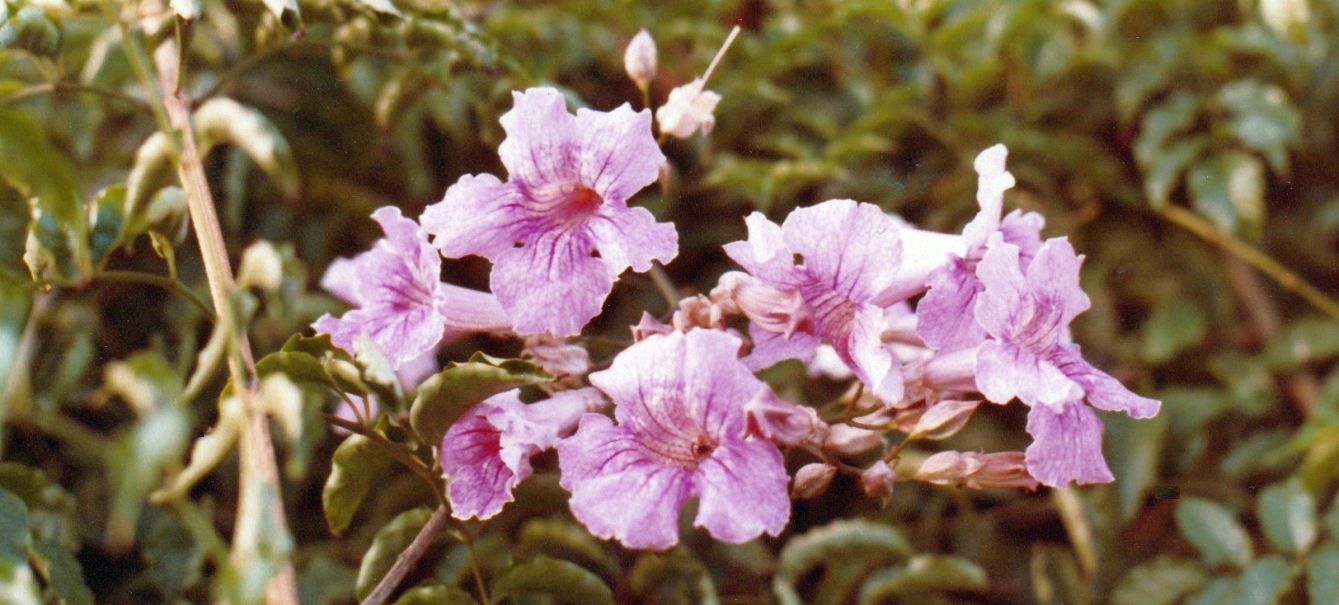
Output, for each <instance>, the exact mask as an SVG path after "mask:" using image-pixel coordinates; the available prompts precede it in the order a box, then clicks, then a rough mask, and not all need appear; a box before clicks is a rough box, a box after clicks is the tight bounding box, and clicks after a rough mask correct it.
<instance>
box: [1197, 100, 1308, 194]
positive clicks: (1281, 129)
mask: <svg viewBox="0 0 1339 605" xmlns="http://www.w3.org/2000/svg"><path fill="white" fill-rule="evenodd" d="M1218 102H1220V103H1222V104H1223V106H1225V107H1227V110H1228V112H1229V113H1230V114H1231V115H1232V120H1231V122H1230V125H1231V128H1232V134H1234V135H1236V137H1237V139H1238V140H1240V141H1241V143H1242V144H1243V145H1245V146H1247V147H1249V148H1251V149H1254V150H1256V151H1258V152H1260V153H1262V154H1264V156H1265V159H1266V160H1269V165H1270V167H1271V168H1273V170H1274V172H1278V173H1282V172H1286V171H1287V170H1288V149H1289V148H1290V147H1292V146H1294V145H1296V144H1297V143H1298V141H1299V140H1300V138H1301V129H1302V115H1301V113H1300V112H1298V111H1297V108H1295V107H1293V104H1292V101H1291V100H1289V99H1288V93H1286V92H1284V90H1283V89H1282V88H1279V87H1278V86H1275V85H1272V84H1262V83H1261V82H1259V81H1256V80H1249V79H1248V80H1237V81H1235V82H1232V83H1229V84H1227V85H1225V86H1223V87H1222V88H1220V89H1219V90H1218Z"/></svg>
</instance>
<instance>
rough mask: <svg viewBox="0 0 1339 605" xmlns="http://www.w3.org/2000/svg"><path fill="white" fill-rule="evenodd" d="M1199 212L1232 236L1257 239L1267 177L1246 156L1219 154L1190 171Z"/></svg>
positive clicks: (1242, 154) (1192, 189)
mask: <svg viewBox="0 0 1339 605" xmlns="http://www.w3.org/2000/svg"><path fill="white" fill-rule="evenodd" d="M1189 179H1190V180H1189V183H1190V196H1191V199H1192V201H1193V202H1194V204H1195V210H1197V211H1198V212H1199V213H1200V214H1203V215H1204V216H1206V217H1208V218H1209V220H1211V221H1213V223H1214V224H1215V225H1217V226H1218V227H1219V228H1220V229H1222V230H1224V231H1227V232H1229V233H1244V234H1247V235H1248V236H1251V237H1254V236H1255V234H1258V233H1259V232H1260V228H1261V226H1262V224H1263V221H1264V217H1265V174H1264V167H1263V166H1262V165H1261V164H1260V160H1257V159H1255V158H1254V157H1252V156H1249V155H1247V154H1245V153H1241V152H1237V151H1228V152H1223V153H1217V154H1214V155H1212V156H1210V157H1209V158H1208V159H1206V160H1204V161H1201V162H1200V163H1198V164H1196V165H1195V167H1194V168H1191V169H1190V177H1189Z"/></svg>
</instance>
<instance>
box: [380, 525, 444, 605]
mask: <svg viewBox="0 0 1339 605" xmlns="http://www.w3.org/2000/svg"><path fill="white" fill-rule="evenodd" d="M448 519H449V516H448V515H447V512H446V507H445V506H438V507H437V510H435V511H433V513H432V517H429V518H428V523H427V524H426V525H424V526H423V529H420V530H419V531H418V535H417V536H414V541H413V542H410V543H409V546H408V547H407V548H405V549H404V551H403V552H401V553H400V554H399V555H397V556H396V557H395V563H394V564H393V565H391V568H390V570H388V571H387V572H386V575H385V576H382V578H381V581H380V582H377V586H376V588H373V589H372V592H371V593H369V594H368V595H367V598H366V599H363V602H362V605H382V604H383V603H385V602H386V601H387V600H389V599H390V598H391V595H392V594H394V593H395V589H396V588H398V587H399V586H400V582H402V581H404V578H405V576H407V575H409V572H410V571H412V570H413V569H414V566H416V565H418V562H419V560H420V559H422V558H423V555H424V554H426V553H427V552H428V547H429V546H432V541H433V540H436V539H437V534H440V533H442V529H443V528H444V527H446V522H447V520H448Z"/></svg>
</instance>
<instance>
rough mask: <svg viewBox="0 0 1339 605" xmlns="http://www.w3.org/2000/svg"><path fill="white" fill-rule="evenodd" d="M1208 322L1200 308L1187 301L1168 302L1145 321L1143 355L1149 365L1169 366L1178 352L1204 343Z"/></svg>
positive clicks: (1141, 354) (1159, 306) (1155, 308)
mask: <svg viewBox="0 0 1339 605" xmlns="http://www.w3.org/2000/svg"><path fill="white" fill-rule="evenodd" d="M1208 329H1209V325H1208V321H1207V320H1206V319H1205V317H1204V312H1203V311H1201V310H1200V308H1199V306H1197V305H1195V304H1193V303H1190V302H1187V301H1185V300H1174V301H1166V302H1163V303H1161V304H1159V305H1158V306H1156V307H1154V308H1153V313H1152V315H1150V316H1149V317H1148V319H1147V320H1145V321H1144V325H1143V327H1142V328H1141V330H1142V332H1143V346H1142V348H1141V349H1140V356H1142V357H1143V358H1144V360H1146V361H1148V362H1149V363H1155V364H1157V363H1166V362H1168V361H1171V360H1172V358H1174V357H1176V355H1177V353H1180V352H1181V351H1183V350H1185V349H1187V348H1190V347H1193V346H1195V345H1197V344H1199V343H1200V342H1201V341H1202V340H1204V335H1205V334H1206V333H1207V332H1208Z"/></svg>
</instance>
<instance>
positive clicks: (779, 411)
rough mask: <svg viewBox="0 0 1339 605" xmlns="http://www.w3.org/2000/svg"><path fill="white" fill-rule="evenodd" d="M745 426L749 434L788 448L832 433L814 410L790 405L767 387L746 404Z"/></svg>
mask: <svg viewBox="0 0 1339 605" xmlns="http://www.w3.org/2000/svg"><path fill="white" fill-rule="evenodd" d="M744 424H745V428H744V430H745V433H746V434H748V435H753V436H755V437H759V438H761V439H766V440H768V441H771V442H772V443H775V444H777V445H782V446H786V447H794V446H796V445H799V444H801V443H804V442H805V441H808V440H809V439H810V438H811V437H814V436H815V435H821V434H822V433H826V432H827V430H828V426H827V424H826V423H824V422H823V421H822V420H820V419H819V418H818V412H816V411H814V409H813V408H811V407H808V406H802V405H795V404H793V403H790V402H789V401H786V400H784V399H781V398H780V397H777V395H776V393H774V392H772V389H766V388H765V389H763V390H762V391H761V392H759V393H758V395H757V396H755V397H754V398H753V399H752V400H750V401H749V402H748V403H746V404H744Z"/></svg>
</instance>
